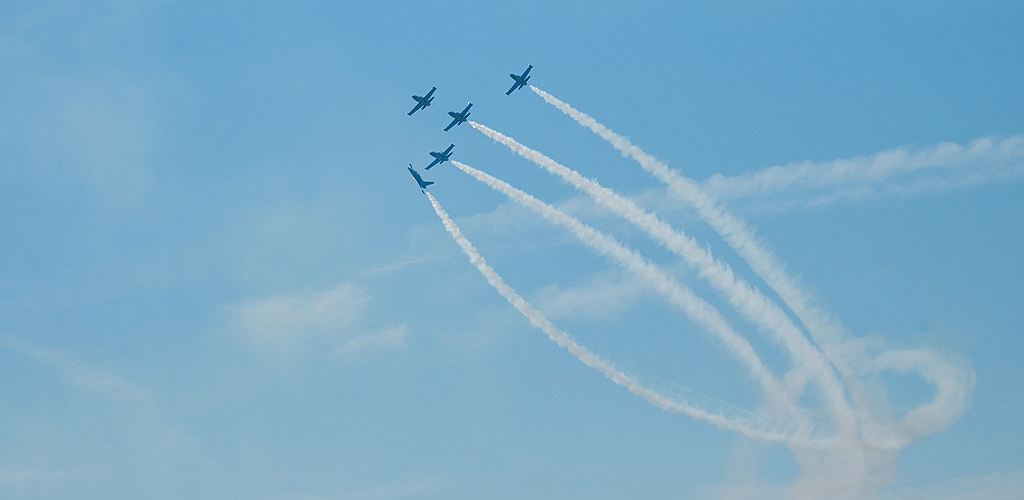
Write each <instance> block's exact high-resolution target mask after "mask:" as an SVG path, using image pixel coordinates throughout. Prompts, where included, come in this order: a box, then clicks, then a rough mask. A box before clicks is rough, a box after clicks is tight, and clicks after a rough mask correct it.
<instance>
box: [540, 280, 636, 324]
mask: <svg viewBox="0 0 1024 500" xmlns="http://www.w3.org/2000/svg"><path fill="white" fill-rule="evenodd" d="M645 290H646V287H644V286H643V285H642V284H641V283H640V282H639V281H638V280H636V279H630V278H628V277H622V276H618V275H615V276H609V275H607V274H601V275H598V276H594V277H593V278H592V279H591V280H590V281H589V282H588V283H586V284H584V285H579V286H574V287H562V286H559V285H557V284H556V285H549V286H546V287H544V288H542V289H541V290H539V291H538V292H537V297H538V299H537V303H538V304H540V306H539V307H541V308H542V310H543V311H542V312H543V313H544V314H545V315H546V316H548V317H551V318H558V317H588V318H594V317H597V318H607V317H610V316H614V315H615V314H618V313H620V312H622V311H624V310H626V309H627V308H629V307H630V306H631V305H633V304H634V303H635V302H636V300H637V299H638V298H639V297H640V296H641V295H642V294H643V292H644V291H645Z"/></svg>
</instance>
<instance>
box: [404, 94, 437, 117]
mask: <svg viewBox="0 0 1024 500" xmlns="http://www.w3.org/2000/svg"><path fill="white" fill-rule="evenodd" d="M435 90H437V87H430V92H427V95H425V96H423V97H420V96H418V95H414V96H412V98H413V99H414V100H415V101H416V107H415V108H412V111H410V112H408V113H406V114H407V115H409V116H412V114H413V113H415V112H417V111H419V110H420V109H421V108H425V107H427V106H430V102H431V101H433V100H434V98H433V97H430V96H432V95H434V91H435Z"/></svg>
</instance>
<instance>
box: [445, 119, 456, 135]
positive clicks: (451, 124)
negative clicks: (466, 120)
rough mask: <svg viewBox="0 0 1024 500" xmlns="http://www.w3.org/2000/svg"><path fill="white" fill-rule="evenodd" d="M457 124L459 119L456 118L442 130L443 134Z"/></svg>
mask: <svg viewBox="0 0 1024 500" xmlns="http://www.w3.org/2000/svg"><path fill="white" fill-rule="evenodd" d="M457 123H459V119H458V118H456V119H454V120H452V122H451V123H449V124H448V126H447V127H445V128H444V131H445V132H447V131H448V129H450V128H452V127H454V126H455V124H457Z"/></svg>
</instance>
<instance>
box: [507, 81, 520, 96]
mask: <svg viewBox="0 0 1024 500" xmlns="http://www.w3.org/2000/svg"><path fill="white" fill-rule="evenodd" d="M517 88H519V82H515V83H513V84H512V88H510V89H508V92H505V95H512V92H515V90H516V89H517Z"/></svg>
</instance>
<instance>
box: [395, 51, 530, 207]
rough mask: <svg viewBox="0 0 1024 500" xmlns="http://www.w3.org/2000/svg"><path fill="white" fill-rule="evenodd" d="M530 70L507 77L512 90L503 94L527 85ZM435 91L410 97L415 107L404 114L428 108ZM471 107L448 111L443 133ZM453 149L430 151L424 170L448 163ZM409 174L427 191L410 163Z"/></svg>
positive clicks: (432, 88)
mask: <svg viewBox="0 0 1024 500" xmlns="http://www.w3.org/2000/svg"><path fill="white" fill-rule="evenodd" d="M532 69H533V65H532V64H530V65H528V66H527V67H526V71H523V74H521V75H517V74H515V73H511V74H509V75H508V76H510V77H512V80H515V83H513V84H512V88H510V89H508V92H505V95H512V92H515V91H516V90H518V89H521V88H523V87H525V86H526V85H529V81H530V70H532ZM435 90H437V87H430V92H427V93H426V95H423V96H418V95H414V96H412V99H413V100H414V101H416V106H415V107H413V108H412V111H409V112H408V113H406V114H407V115H409V116H412V114H413V113H415V112H417V111H419V110H421V109H424V108H426V107H428V106H430V103H431V102H433V101H434V91H435ZM472 107H473V103H467V104H466V108H465V109H463V110H462V111H449V112H448V116H450V117H452V122H451V123H449V124H448V126H447V127H445V128H444V131H445V132H447V131H449V130H451V128H452V127H454V126H456V125H462V124H463V123H464V122H465V121H466V120H467V119H469V109H470V108H472ZM453 148H455V144H449V145H448V149H445V150H444V151H431V152H430V156H432V157H434V161H432V162H430V165H427V166H426V168H425V170H430V169H431V167H433V166H435V165H440V164H441V163H444V162H446V161H448V159H449V158H451V156H452V149H453ZM409 173H410V174H412V178H413V179H415V180H416V184H418V185H419V187H420V191H423V192H424V193H425V192H426V190H427V186H429V185H431V184H433V182H431V181H425V180H423V177H420V174H419V172H417V171H416V169H414V168H412V164H411V163H410V164H409Z"/></svg>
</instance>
